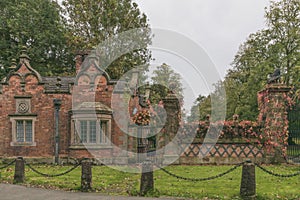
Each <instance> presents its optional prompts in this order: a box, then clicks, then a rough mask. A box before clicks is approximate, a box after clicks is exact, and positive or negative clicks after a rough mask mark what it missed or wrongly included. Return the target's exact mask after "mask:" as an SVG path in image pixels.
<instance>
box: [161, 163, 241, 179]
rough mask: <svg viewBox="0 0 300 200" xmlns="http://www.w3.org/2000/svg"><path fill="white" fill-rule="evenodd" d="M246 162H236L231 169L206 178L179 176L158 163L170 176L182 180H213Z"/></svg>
mask: <svg viewBox="0 0 300 200" xmlns="http://www.w3.org/2000/svg"><path fill="white" fill-rule="evenodd" d="M244 163H245V162H242V163H239V164H236V165H235V166H234V167H232V168H230V169H229V170H227V171H225V172H223V173H221V174H218V175H215V176H210V177H206V178H188V177H183V176H178V175H176V174H174V173H172V172H170V171H168V170H166V169H164V168H161V167H160V166H158V165H156V166H157V167H158V168H159V169H161V170H162V171H163V172H165V173H167V174H168V175H170V176H173V177H174V178H177V179H182V180H186V181H208V180H213V179H217V178H220V177H222V176H225V175H226V174H229V173H230V172H233V171H234V170H236V169H237V168H238V167H240V166H241V165H242V164H244Z"/></svg>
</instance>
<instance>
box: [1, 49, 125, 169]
mask: <svg viewBox="0 0 300 200" xmlns="http://www.w3.org/2000/svg"><path fill="white" fill-rule="evenodd" d="M82 60H83V55H78V56H77V57H76V61H77V62H76V70H77V72H79V67H80V66H81V62H82ZM29 61H30V59H29V57H28V56H27V54H26V51H24V50H23V51H22V54H21V56H20V62H19V64H18V65H17V66H15V67H13V68H12V70H11V71H10V73H9V74H8V75H7V77H6V78H4V79H3V80H2V82H1V84H0V157H2V158H9V157H16V156H22V157H28V158H43V159H48V160H49V161H53V159H54V157H55V155H56V154H55V153H56V149H58V148H59V149H58V150H57V151H58V152H59V154H58V156H59V157H60V158H82V157H90V156H91V154H90V152H91V151H92V152H93V153H95V154H98V155H101V157H104V158H108V160H107V162H114V163H126V162H127V158H126V156H125V157H124V155H123V157H122V156H120V155H121V154H119V153H120V152H121V151H122V150H121V149H122V148H121V149H118V148H117V149H116V148H113V144H115V145H116V146H119V147H124V148H125V149H127V139H126V136H125V134H124V133H123V132H122V131H121V130H120V128H119V127H118V126H117V125H116V123H115V121H114V119H113V118H112V110H111V109H110V107H111V96H112V92H113V90H114V87H115V84H116V81H112V80H111V79H110V78H109V76H108V74H107V73H105V72H104V71H103V70H102V69H100V68H99V66H97V64H96V62H91V65H90V66H88V67H86V68H85V69H84V70H80V71H81V72H80V74H79V76H78V75H77V77H42V76H41V75H40V74H39V73H38V72H37V71H36V70H34V66H31V65H30V62H29ZM88 71H94V72H99V73H96V74H98V75H96V76H93V77H91V76H89V75H88V73H86V72H88ZM91 85H93V86H94V87H93V88H94V89H91ZM75 86H76V87H75ZM82 91H88V92H86V93H85V94H84V95H85V96H83V98H81V101H77V100H75V101H73V100H72V98H73V95H74V92H77V95H78V93H80V92H82ZM89 92H93V95H91V94H90V93H89ZM73 99H74V98H73ZM82 99H83V100H84V101H82ZM72 105H73V106H72ZM56 109H57V110H56ZM56 112H57V113H58V114H57V115H56V114H55V113H56ZM91 113H92V114H91ZM56 120H57V122H58V126H56ZM56 134H58V135H56ZM57 136H58V137H57ZM56 139H57V143H58V145H56ZM83 143H84V144H85V145H83ZM86 145H88V146H89V149H91V151H87V150H86ZM111 158H113V159H111Z"/></svg>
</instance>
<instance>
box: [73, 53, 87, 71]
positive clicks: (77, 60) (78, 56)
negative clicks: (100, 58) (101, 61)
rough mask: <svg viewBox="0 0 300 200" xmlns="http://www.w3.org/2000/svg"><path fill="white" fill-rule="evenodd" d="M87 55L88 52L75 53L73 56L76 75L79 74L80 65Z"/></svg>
mask: <svg viewBox="0 0 300 200" xmlns="http://www.w3.org/2000/svg"><path fill="white" fill-rule="evenodd" d="M88 54H89V51H78V52H77V53H76V56H75V68H76V74H78V73H79V72H80V69H81V65H82V63H83V61H84V59H85V58H86V56H87V55H88Z"/></svg>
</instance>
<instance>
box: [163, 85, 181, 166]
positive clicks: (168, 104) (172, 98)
mask: <svg viewBox="0 0 300 200" xmlns="http://www.w3.org/2000/svg"><path fill="white" fill-rule="evenodd" d="M172 87H173V86H172V85H171V86H170V89H171V91H169V94H168V95H167V96H166V97H165V98H164V99H163V103H164V108H165V110H166V113H167V118H166V123H165V126H164V128H163V130H162V131H163V135H162V137H163V140H164V142H163V144H164V147H165V148H164V156H163V164H166V165H168V164H171V163H174V164H179V162H180V160H179V155H178V154H179V151H180V150H179V147H178V145H179V144H178V142H177V141H175V140H173V139H174V137H175V136H176V134H177V132H178V130H179V127H180V120H181V107H180V100H179V99H178V98H177V96H176V95H175V94H174V92H173V91H172V89H175V88H172Z"/></svg>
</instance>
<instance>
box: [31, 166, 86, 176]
mask: <svg viewBox="0 0 300 200" xmlns="http://www.w3.org/2000/svg"><path fill="white" fill-rule="evenodd" d="M25 164H26V165H27V166H28V167H29V169H31V170H32V171H33V172H35V173H37V174H39V175H41V176H45V177H58V176H63V175H66V174H68V173H70V172H72V171H73V170H75V169H76V168H77V167H79V166H80V165H81V163H78V164H76V165H75V166H74V167H72V168H71V169H69V170H67V171H65V172H63V173H59V174H45V173H42V172H39V171H38V170H36V169H34V168H33V167H32V166H31V165H30V164H28V163H25Z"/></svg>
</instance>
